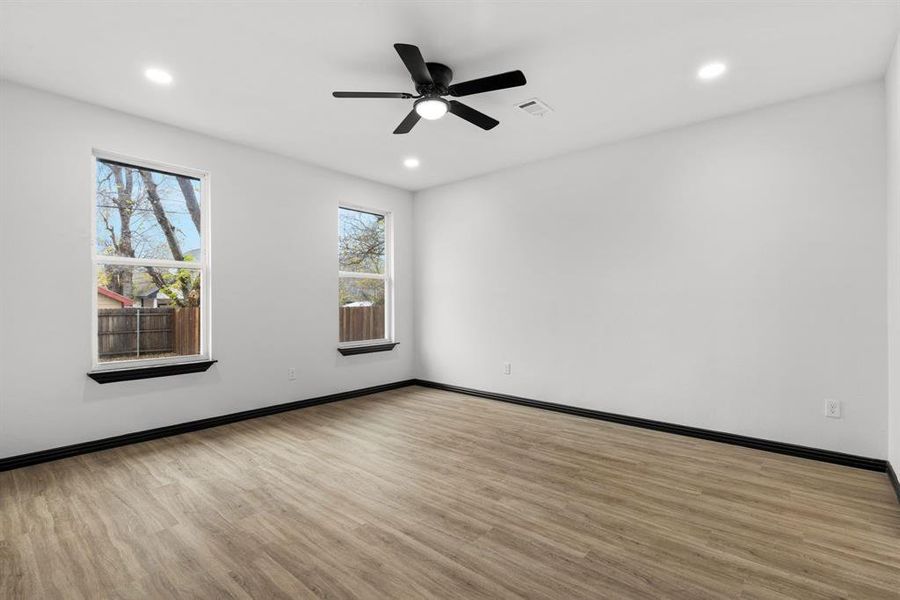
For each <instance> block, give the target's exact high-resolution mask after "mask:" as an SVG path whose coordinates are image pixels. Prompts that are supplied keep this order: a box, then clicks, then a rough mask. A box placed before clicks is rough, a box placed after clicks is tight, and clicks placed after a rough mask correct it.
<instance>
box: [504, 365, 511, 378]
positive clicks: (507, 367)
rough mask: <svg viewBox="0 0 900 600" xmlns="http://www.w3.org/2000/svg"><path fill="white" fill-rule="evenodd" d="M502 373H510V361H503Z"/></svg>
mask: <svg viewBox="0 0 900 600" xmlns="http://www.w3.org/2000/svg"><path fill="white" fill-rule="evenodd" d="M503 374H504V375H511V374H512V363H508V362H505V363H503Z"/></svg>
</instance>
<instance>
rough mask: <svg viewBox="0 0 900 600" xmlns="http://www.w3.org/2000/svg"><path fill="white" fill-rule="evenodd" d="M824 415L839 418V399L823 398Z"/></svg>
mask: <svg viewBox="0 0 900 600" xmlns="http://www.w3.org/2000/svg"><path fill="white" fill-rule="evenodd" d="M825 416H826V417H828V418H830V419H840V418H841V401H840V400H832V399H830V398H829V399H828V400H825Z"/></svg>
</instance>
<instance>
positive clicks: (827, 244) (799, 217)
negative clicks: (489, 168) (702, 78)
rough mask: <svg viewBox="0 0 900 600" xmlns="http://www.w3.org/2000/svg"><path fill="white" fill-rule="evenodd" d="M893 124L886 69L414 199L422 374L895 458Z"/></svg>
mask: <svg viewBox="0 0 900 600" xmlns="http://www.w3.org/2000/svg"><path fill="white" fill-rule="evenodd" d="M548 118H553V117H552V116H551V117H548ZM884 126H885V118H884V88H883V86H882V85H881V84H880V83H872V84H867V85H861V86H856V87H852V88H848V89H843V90H839V91H835V92H832V93H828V94H824V95H820V96H815V97H810V98H807V99H803V100H799V101H796V102H791V103H787V104H782V105H777V106H772V107H768V108H764V109H760V110H755V111H752V112H748V113H745V114H741V115H738V116H734V117H729V118H723V119H719V120H715V121H710V122H706V123H703V124H699V125H695V126H690V127H685V128H680V129H677V130H672V131H669V132H664V133H660V134H656V135H652V136H648V137H644V138H640V139H636V140H631V141H627V142H622V143H618V144H614V145H609V146H605V147H600V148H596V149H593V150H590V151H586V152H582V153H577V154H572V155H568V156H565V157H561V158H558V159H555V160H549V161H544V162H540V163H537V164H532V165H527V166H523V167H519V168H515V169H510V170H506V171H502V172H498V173H495V174H492V175H488V176H484V177H480V178H477V179H473V180H469V181H465V182H461V183H457V184H452V185H447V186H444V187H439V188H434V189H431V190H427V191H424V192H421V193H419V194H417V195H416V201H415V202H416V203H415V239H416V243H415V253H416V264H415V284H416V292H415V296H416V310H415V319H416V335H417V349H418V353H419V354H418V357H419V366H418V374H419V376H420V377H422V378H424V379H429V380H434V381H439V382H443V383H448V384H456V385H462V386H467V387H472V388H479V389H483V390H491V391H496V392H501V393H509V394H514V395H520V396H525V397H530V398H537V399H540V400H545V401H549V402H557V403H562V404H571V405H577V406H582V407H588V408H592V409H598V410H604V411H611V412H616V413H622V414H627V415H634V416H639V417H646V418H651V419H659V420H662V421H668V422H673V423H681V424H686V425H691V426H696V427H705V428H710V429H716V430H721V431H727V432H733V433H738V434H744V435H750V436H755V437H761V438H768V439H773V440H778V441H783V442H790V443H796V444H803V445H808V446H815V447H819V448H827V449H831V450H837V451H843V452H850V453H857V454H862V455H866V456H870V457H881V458H883V457H885V455H886V439H887V428H886V421H885V416H886V414H887V373H886V363H887V348H886V341H885V331H886V281H885V268H886V259H885V256H886V254H885V250H886V249H885V235H884V221H885V201H884V198H885V184H884V181H885V149H884V144H885V138H884ZM503 361H510V362H511V363H512V375H510V376H504V375H503V370H502V363H503ZM825 398H836V399H839V400H841V401H842V402H843V406H844V418H843V419H840V420H835V419H826V418H825V416H824V399H825Z"/></svg>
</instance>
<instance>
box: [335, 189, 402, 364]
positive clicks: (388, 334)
mask: <svg viewBox="0 0 900 600" xmlns="http://www.w3.org/2000/svg"><path fill="white" fill-rule="evenodd" d="M342 208H344V209H347V210H355V211H358V212H364V213H369V214H371V215H378V216H379V217H384V274H381V273H355V272H353V271H341V270H340V264H341V262H340V261H341V259H340V256H338V285H340V280H341V279H342V278H344V277H347V278H355V279H381V280H383V281H384V336H385V337H383V338H381V339H373V340H359V341H356V342H342V341H340V340H341V321H340V317H341V307H340V305H339V306H338V307H337V317H338V318H337V319H336V321H337V330H338V331H337V339H338V348H358V347H361V346H377V345H379V344H391V343H393V342H394V219H393V215H392V214H391V212H390V211H386V210H381V209H377V208H369V207H366V206H359V205H356V204H346V203H341V204H339V205H338V210H337V217H338V222H337V234H338V239H340V235H341V209H342Z"/></svg>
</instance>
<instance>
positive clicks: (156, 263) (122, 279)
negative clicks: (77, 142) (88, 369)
mask: <svg viewBox="0 0 900 600" xmlns="http://www.w3.org/2000/svg"><path fill="white" fill-rule="evenodd" d="M94 162H95V169H94V175H95V178H96V180H95V198H94V240H93V245H94V252H93V254H94V278H95V281H94V286H93V288H94V289H92V297H93V300H94V305H95V309H94V311H93V330H94V333H93V340H94V344H93V346H94V368H98V369H103V368H109V367H124V366H143V365H153V364H165V363H170V362H186V361H191V360H200V359H203V358H208V357H209V342H208V339H209V327H208V314H209V311H208V295H209V294H208V293H207V290H208V277H209V272H208V266H207V265H208V256H207V255H208V253H207V251H206V246H205V239H204V233H205V232H206V231H207V227H206V223H207V222H208V218H207V217H208V195H207V187H208V186H207V185H206V176H205V175H204V174H202V173H199V172H195V171H189V170H184V169H175V168H172V167H165V166H162V165H157V164H152V163H145V162H143V161H140V162H138V161H134V160H127V159H123V160H121V159H119V158H118V157H113V156H111V155H105V154H96V155H95V161H94Z"/></svg>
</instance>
